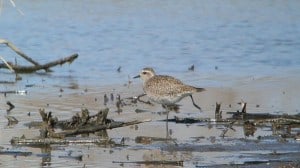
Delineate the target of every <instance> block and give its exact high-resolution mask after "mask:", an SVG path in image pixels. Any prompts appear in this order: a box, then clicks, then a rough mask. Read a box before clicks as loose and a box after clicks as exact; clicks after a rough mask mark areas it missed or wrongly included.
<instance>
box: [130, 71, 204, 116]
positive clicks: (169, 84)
mask: <svg viewBox="0 0 300 168" xmlns="http://www.w3.org/2000/svg"><path fill="white" fill-rule="evenodd" d="M134 78H141V79H142V81H143V89H144V92H145V94H146V95H147V96H148V97H149V98H150V100H152V101H154V102H156V103H159V104H162V105H163V106H164V107H170V106H172V105H175V104H176V103H177V102H179V101H180V100H181V99H183V98H184V97H187V96H190V98H191V99H192V102H193V105H194V106H195V107H196V108H197V109H199V110H200V111H201V108H200V107H199V106H198V105H197V104H196V103H195V101H194V99H193V96H192V94H193V93H196V92H202V91H205V89H204V88H197V87H194V86H190V85H186V84H184V83H183V82H181V81H180V80H179V79H176V78H174V77H172V76H167V75H156V73H155V71H154V70H153V69H152V68H144V69H143V70H142V71H141V73H140V74H139V75H137V76H135V77H134ZM167 112H169V111H167ZM167 117H168V113H167Z"/></svg>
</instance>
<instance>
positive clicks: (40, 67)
mask: <svg viewBox="0 0 300 168" xmlns="http://www.w3.org/2000/svg"><path fill="white" fill-rule="evenodd" d="M0 44H5V45H6V46H7V47H9V48H10V49H12V50H13V51H14V52H16V53H17V54H18V55H19V56H21V57H22V58H24V59H25V60H27V61H28V62H30V63H32V64H33V66H21V65H17V64H13V63H11V62H6V61H3V62H4V63H2V64H0V68H6V69H10V70H13V71H14V72H15V73H16V74H17V73H32V72H36V71H39V70H45V71H46V72H51V70H50V68H51V67H54V66H57V65H62V64H65V63H67V62H68V63H72V62H73V61H74V60H75V59H76V58H77V57H78V54H72V55H71V56H68V57H65V58H62V59H59V60H56V61H51V62H49V63H46V64H40V63H38V62H36V61H34V60H33V59H32V58H31V57H29V56H28V55H26V54H25V53H23V52H22V51H21V50H20V49H19V48H17V47H16V46H15V45H14V44H13V43H11V42H10V41H8V40H5V39H0Z"/></svg>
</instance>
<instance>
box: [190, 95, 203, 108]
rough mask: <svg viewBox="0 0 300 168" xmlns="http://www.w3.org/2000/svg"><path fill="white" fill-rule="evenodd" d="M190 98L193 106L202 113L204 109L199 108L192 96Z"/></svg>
mask: <svg viewBox="0 0 300 168" xmlns="http://www.w3.org/2000/svg"><path fill="white" fill-rule="evenodd" d="M190 97H191V99H192V102H193V105H194V106H195V107H196V108H197V109H199V110H200V112H202V109H201V107H199V106H198V105H197V104H196V103H195V102H194V99H193V96H192V95H190Z"/></svg>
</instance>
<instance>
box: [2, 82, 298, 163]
mask: <svg viewBox="0 0 300 168" xmlns="http://www.w3.org/2000/svg"><path fill="white" fill-rule="evenodd" d="M298 86H299V79H297V78H278V79H273V78H262V79H246V80H243V81H240V82H237V84H236V85H234V86H233V87H206V89H207V91H205V92H202V93H197V94H195V95H194V97H195V102H197V103H198V104H199V105H200V106H201V107H202V109H203V112H201V113H200V112H199V111H198V110H197V109H196V108H194V107H193V105H192V103H191V101H190V99H189V98H185V99H183V100H182V101H181V102H180V103H179V104H180V105H181V106H180V113H175V112H173V113H170V118H173V117H174V116H175V115H176V116H180V117H198V118H214V115H215V114H214V110H215V103H216V102H220V103H222V106H221V110H222V111H223V112H224V113H223V114H224V116H223V118H226V116H228V115H226V113H225V112H228V111H237V110H241V107H240V105H238V104H237V103H238V102H240V101H241V100H243V101H245V102H247V103H248V104H247V112H249V113H272V114H283V113H287V114H297V113H298V111H299V104H298V103H297V96H298V95H300V89H298V88H299V87H298ZM27 90H28V93H27V95H17V94H8V95H7V96H6V97H4V96H3V95H2V98H1V101H0V107H1V116H0V118H1V119H0V124H1V127H2V128H1V131H0V135H1V138H0V146H2V147H4V148H8V149H9V150H20V151H28V152H32V155H31V156H27V157H23V156H17V157H13V156H10V155H3V156H1V159H0V163H1V165H3V166H6V167H15V166H27V167H37V166H39V165H51V166H53V167H64V166H78V167H83V166H86V167H95V166H96V167H99V166H104V167H118V166H122V167H144V166H145V167H156V166H157V165H151V164H150V165H145V164H137V163H131V162H134V161H157V160H169V161H183V166H184V167H195V166H196V167H201V166H212V167H213V166H220V165H222V166H228V167H230V165H236V164H237V165H244V166H249V165H250V167H252V166H256V167H260V166H261V167H264V166H270V165H277V166H278V165H280V164H282V165H289V164H297V163H298V164H299V162H297V160H298V161H299V155H296V154H298V153H299V151H300V145H299V143H300V142H299V141H297V140H293V139H285V140H282V139H281V137H280V136H278V135H274V133H273V132H272V129H271V128H270V127H262V128H257V130H256V132H255V133H254V136H249V137H246V136H245V135H244V130H243V127H242V126H234V130H229V131H228V132H227V133H226V136H225V137H220V135H221V134H222V132H223V130H224V129H225V127H226V125H224V124H223V125H222V124H217V123H195V124H176V123H172V122H170V123H169V126H168V127H169V132H170V133H171V137H172V138H174V139H176V141H175V142H172V141H171V142H170V141H168V142H166V141H152V142H151V141H150V142H147V141H146V142H143V143H140V142H136V138H137V137H140V136H146V137H155V138H165V137H166V122H163V121H162V120H164V119H165V117H166V115H165V113H161V112H162V111H163V109H162V107H161V106H160V105H157V104H155V105H154V106H150V105H147V104H143V103H140V102H139V103H137V104H133V105H127V106H124V107H122V112H121V113H117V112H116V111H117V108H116V97H117V95H120V96H121V98H126V97H132V96H137V95H139V94H141V93H143V91H142V88H141V84H140V82H134V83H132V84H130V85H126V86H124V85H123V84H120V85H114V86H93V85H91V86H76V87H74V84H73V83H69V84H67V85H52V86H47V85H44V86H38V85H36V86H32V87H28V88H27ZM111 93H112V94H113V95H114V101H108V103H107V105H106V106H105V105H104V98H103V97H104V94H107V95H108V96H110V94H111ZM143 100H147V97H143ZM7 101H11V103H13V104H14V105H15V108H14V109H13V110H12V111H11V112H9V113H8V114H7V113H6V109H7V108H8V106H7V105H6V102H7ZM124 101H125V102H126V101H128V102H130V101H129V100H127V99H124ZM105 107H108V108H109V109H110V112H109V114H108V118H111V119H114V120H116V121H131V120H136V119H137V120H144V119H151V120H152V121H151V122H145V123H142V124H139V125H136V126H128V127H122V128H116V129H112V130H107V136H108V137H109V138H111V139H112V140H113V141H115V142H116V143H120V142H121V139H122V138H124V144H125V146H101V145H100V146H98V145H95V144H86V145H75V144H73V145H72V144H70V145H63V146H57V145H53V146H51V148H49V149H48V148H47V149H44V148H32V147H18V146H11V145H10V140H11V138H12V137H20V136H22V135H25V136H26V137H27V138H33V137H36V136H38V135H39V130H38V129H36V128H27V127H26V126H24V124H26V123H29V122H31V121H41V118H40V116H39V113H38V109H39V108H45V110H46V111H52V112H53V115H54V116H57V117H58V118H59V119H69V118H70V117H71V116H72V115H74V114H75V113H77V112H80V110H81V108H87V109H89V110H90V112H91V113H92V114H95V113H97V111H98V110H99V109H103V108H105ZM136 109H139V110H142V112H139V113H137V112H136ZM29 113H30V115H29ZM6 115H11V116H14V117H16V118H17V119H18V120H19V123H18V124H16V125H12V126H7V120H6V119H5V117H4V116H6ZM293 131H294V132H296V133H297V132H298V134H299V129H296V130H293ZM91 136H95V135H91ZM261 137H264V138H265V140H258V138H261ZM274 152H276V156H277V157H276V156H274V154H273V153H274ZM69 153H71V156H77V155H82V160H76V159H74V158H72V157H71V158H68V157H65V156H69ZM293 153H295V155H293ZM283 155H284V156H286V157H283ZM272 160H273V162H272ZM115 162H117V163H115ZM119 162H125V163H119ZM126 162H128V163H126ZM247 163H249V164H247ZM252 164H254V165H252ZM161 166H162V167H173V165H161Z"/></svg>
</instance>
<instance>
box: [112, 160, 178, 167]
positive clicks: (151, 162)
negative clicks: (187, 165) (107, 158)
mask: <svg viewBox="0 0 300 168" xmlns="http://www.w3.org/2000/svg"><path fill="white" fill-rule="evenodd" d="M113 163H118V164H125V163H127V164H132V163H133V164H145V165H157V166H158V165H160V166H162V165H163V166H167V165H170V166H183V161H182V160H179V161H173V160H149V161H125V162H122V161H113Z"/></svg>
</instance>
